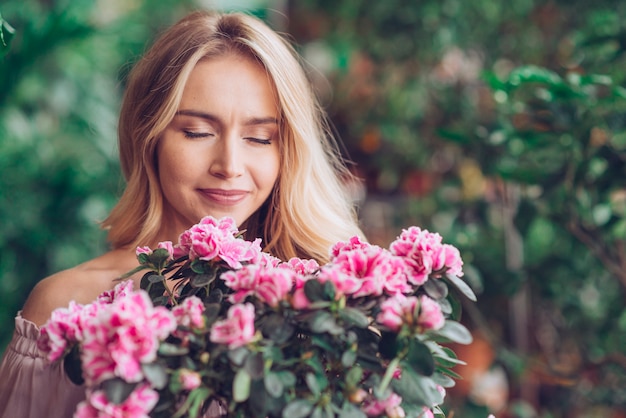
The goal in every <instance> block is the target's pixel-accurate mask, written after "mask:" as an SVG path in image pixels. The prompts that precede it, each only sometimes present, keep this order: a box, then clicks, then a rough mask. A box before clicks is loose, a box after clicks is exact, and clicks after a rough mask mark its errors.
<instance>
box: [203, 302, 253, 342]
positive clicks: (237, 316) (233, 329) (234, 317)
mask: <svg viewBox="0 0 626 418" xmlns="http://www.w3.org/2000/svg"><path fill="white" fill-rule="evenodd" d="M209 339H210V340H211V341H212V342H214V343H217V344H227V345H228V348H229V349H231V350H232V349H235V348H238V347H242V346H244V345H246V344H248V343H250V342H252V341H254V339H255V329H254V305H252V304H251V303H245V304H243V305H242V304H238V305H233V306H231V307H230V309H228V313H227V314H226V319H224V320H222V321H217V322H215V324H213V327H211V334H210V337H209Z"/></svg>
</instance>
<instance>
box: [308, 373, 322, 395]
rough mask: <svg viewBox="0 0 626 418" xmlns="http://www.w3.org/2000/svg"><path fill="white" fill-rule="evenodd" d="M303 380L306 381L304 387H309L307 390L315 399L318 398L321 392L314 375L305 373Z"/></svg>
mask: <svg viewBox="0 0 626 418" xmlns="http://www.w3.org/2000/svg"><path fill="white" fill-rule="evenodd" d="M304 380H305V381H306V385H307V386H308V387H309V390H310V391H311V393H312V394H313V395H314V396H315V398H319V396H320V395H321V393H322V390H321V388H320V385H319V383H318V381H317V378H316V377H315V375H314V374H313V373H307V374H306V376H305V377H304Z"/></svg>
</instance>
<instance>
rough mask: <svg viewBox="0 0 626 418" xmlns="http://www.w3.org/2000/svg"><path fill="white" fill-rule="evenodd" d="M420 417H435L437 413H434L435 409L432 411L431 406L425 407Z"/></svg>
mask: <svg viewBox="0 0 626 418" xmlns="http://www.w3.org/2000/svg"><path fill="white" fill-rule="evenodd" d="M419 418H435V415H434V414H433V411H431V410H430V409H429V408H426V407H423V408H422V413H421V414H420V415H419Z"/></svg>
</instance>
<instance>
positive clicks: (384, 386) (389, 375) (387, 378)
mask: <svg viewBox="0 0 626 418" xmlns="http://www.w3.org/2000/svg"><path fill="white" fill-rule="evenodd" d="M398 363H400V357H396V358H394V359H393V360H391V363H389V366H387V371H386V372H385V375H384V376H383V380H382V381H381V382H380V386H378V393H384V392H385V391H386V390H387V387H388V386H389V383H391V379H393V374H394V373H395V371H396V368H397V367H398Z"/></svg>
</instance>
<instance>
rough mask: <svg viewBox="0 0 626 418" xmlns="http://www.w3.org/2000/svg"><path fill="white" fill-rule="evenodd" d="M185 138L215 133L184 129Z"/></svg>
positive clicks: (201, 136)
mask: <svg viewBox="0 0 626 418" xmlns="http://www.w3.org/2000/svg"><path fill="white" fill-rule="evenodd" d="M183 134H184V135H185V138H190V139H193V138H207V137H209V136H213V134H211V133H208V132H191V131H183Z"/></svg>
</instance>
